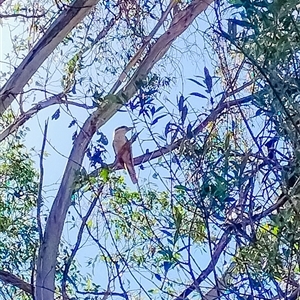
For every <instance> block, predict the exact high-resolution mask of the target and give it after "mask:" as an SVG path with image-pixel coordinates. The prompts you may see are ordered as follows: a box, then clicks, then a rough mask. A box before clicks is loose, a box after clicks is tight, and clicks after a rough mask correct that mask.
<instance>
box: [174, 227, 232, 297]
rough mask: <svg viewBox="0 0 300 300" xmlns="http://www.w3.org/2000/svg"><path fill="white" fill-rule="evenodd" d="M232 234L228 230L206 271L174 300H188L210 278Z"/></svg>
mask: <svg viewBox="0 0 300 300" xmlns="http://www.w3.org/2000/svg"><path fill="white" fill-rule="evenodd" d="M230 233H231V229H227V230H226V231H225V232H224V233H223V235H222V237H221V239H220V241H219V243H218V244H217V246H216V248H215V251H214V253H213V255H212V257H211V260H210V262H209V264H208V266H207V267H206V269H205V270H203V271H202V272H201V274H200V275H199V276H198V277H197V278H196V280H195V282H193V283H192V284H191V285H190V286H189V287H187V288H186V289H185V290H184V291H183V292H182V293H181V294H180V295H179V296H177V297H175V298H174V300H186V299H187V297H188V296H189V295H190V294H191V293H192V292H193V291H195V290H196V289H197V288H198V286H199V285H200V283H201V282H203V281H204V280H205V279H206V278H207V277H208V276H209V274H210V273H211V272H212V271H213V270H214V268H215V266H216V264H217V262H218V260H219V258H220V255H221V254H222V253H223V251H224V249H225V248H226V247H227V245H228V243H229V242H230Z"/></svg>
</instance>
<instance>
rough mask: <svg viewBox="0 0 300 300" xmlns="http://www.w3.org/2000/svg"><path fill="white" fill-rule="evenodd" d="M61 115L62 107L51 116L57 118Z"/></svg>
mask: <svg viewBox="0 0 300 300" xmlns="http://www.w3.org/2000/svg"><path fill="white" fill-rule="evenodd" d="M59 116H60V109H59V108H58V109H57V110H56V112H55V113H54V114H53V115H52V117H51V118H52V120H57V119H58V118H59Z"/></svg>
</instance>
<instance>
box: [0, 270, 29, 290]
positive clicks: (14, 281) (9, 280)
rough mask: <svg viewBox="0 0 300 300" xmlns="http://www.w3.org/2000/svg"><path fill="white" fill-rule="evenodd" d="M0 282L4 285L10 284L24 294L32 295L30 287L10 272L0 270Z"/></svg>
mask: <svg viewBox="0 0 300 300" xmlns="http://www.w3.org/2000/svg"><path fill="white" fill-rule="evenodd" d="M0 280H1V281H2V282H4V283H5V284H11V285H13V286H15V287H17V288H19V289H21V290H22V291H24V292H25V293H28V294H30V295H32V294H33V292H32V285H31V284H29V283H27V282H26V281H24V280H22V279H20V278H19V277H17V276H15V275H13V274H11V273H10V272H7V271H3V270H0Z"/></svg>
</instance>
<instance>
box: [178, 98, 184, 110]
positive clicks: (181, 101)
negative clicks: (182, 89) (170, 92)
mask: <svg viewBox="0 0 300 300" xmlns="http://www.w3.org/2000/svg"><path fill="white" fill-rule="evenodd" d="M184 100H185V99H184V97H183V95H181V96H180V97H179V101H178V109H179V111H182V109H183V104H184Z"/></svg>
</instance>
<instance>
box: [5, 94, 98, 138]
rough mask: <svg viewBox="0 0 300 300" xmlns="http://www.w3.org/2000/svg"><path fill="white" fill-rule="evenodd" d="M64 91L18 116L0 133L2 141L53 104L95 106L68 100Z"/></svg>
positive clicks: (86, 107)
mask: <svg viewBox="0 0 300 300" xmlns="http://www.w3.org/2000/svg"><path fill="white" fill-rule="evenodd" d="M63 97H64V93H60V94H57V95H53V96H51V97H49V98H47V99H46V100H43V101H41V102H39V103H37V104H35V105H34V106H33V107H32V108H30V109H29V110H28V111H26V112H24V113H23V114H21V115H20V116H18V117H17V119H16V120H15V121H14V122H13V123H11V124H10V125H9V126H7V127H6V128H5V129H4V130H3V131H2V132H1V133H0V142H2V141H3V140H4V139H6V138H7V137H8V136H9V135H10V134H12V133H14V132H15V131H16V130H18V128H19V127H20V126H22V125H23V124H24V123H25V122H26V121H28V120H29V119H30V118H32V117H33V116H34V115H36V113H38V112H39V111H40V110H42V109H44V108H47V107H49V106H51V105H55V104H66V105H74V106H77V107H82V108H84V109H92V108H94V107H93V106H88V105H85V104H83V103H78V102H75V101H66V100H64V99H63Z"/></svg>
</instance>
